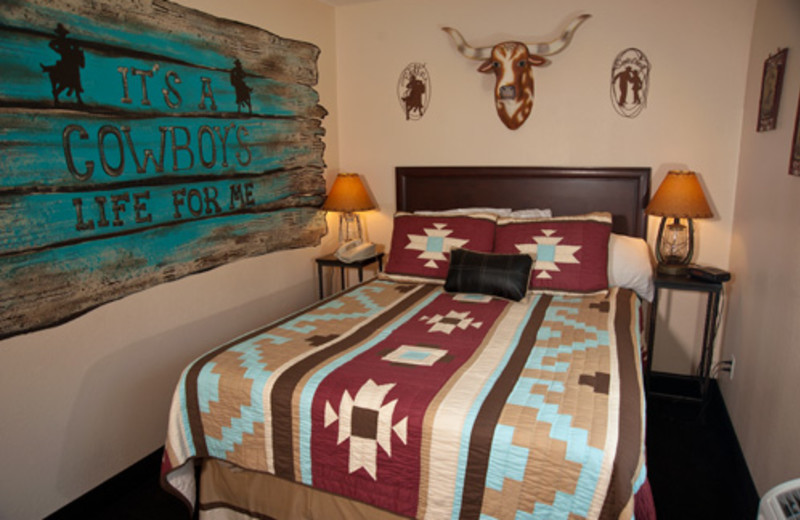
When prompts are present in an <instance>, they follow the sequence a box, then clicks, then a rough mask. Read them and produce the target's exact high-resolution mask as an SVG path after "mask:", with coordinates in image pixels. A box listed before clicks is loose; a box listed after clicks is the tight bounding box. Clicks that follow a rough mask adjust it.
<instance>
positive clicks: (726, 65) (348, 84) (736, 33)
mask: <svg viewBox="0 0 800 520" xmlns="http://www.w3.org/2000/svg"><path fill="white" fill-rule="evenodd" d="M755 4H756V0H704V1H703V2H696V1H693V0H679V1H675V2H640V1H636V0H606V1H603V2H593V1H588V0H586V1H570V2H563V1H560V0H547V1H544V0H537V1H531V0H494V1H489V0H469V1H464V0H437V1H435V2H433V1H429V0H384V1H381V2H373V3H366V4H360V5H352V6H346V7H341V8H339V9H337V44H338V52H339V56H338V60H339V69H338V74H339V113H340V114H341V115H342V117H341V119H340V130H341V132H340V140H341V148H340V157H341V164H342V167H343V168H346V169H349V170H352V171H357V172H360V173H361V174H363V175H364V176H365V177H366V179H367V181H368V183H369V185H370V187H371V188H372V190H373V192H374V193H375V195H376V197H377V199H378V204H379V205H380V207H381V210H382V212H381V213H373V214H371V215H369V216H368V226H369V228H370V232H371V237H372V239H373V240H374V241H377V242H383V243H387V241H388V240H389V234H390V226H391V218H390V215H391V214H392V212H393V210H394V181H393V168H394V167H395V166H398V165H405V166H412V165H500V164H502V165H542V166H610V165H616V166H649V167H651V168H652V169H653V183H654V186H653V191H655V188H656V187H657V186H658V184H659V183H660V182H661V180H662V179H663V177H664V175H665V174H666V172H667V171H668V170H669V169H672V168H676V167H677V168H691V169H693V170H695V171H697V172H699V173H700V176H701V180H702V182H703V183H704V185H705V188H706V190H707V194H708V196H709V199H710V202H711V204H712V207H713V209H714V212H715V215H716V218H714V219H711V220H705V221H698V225H697V227H698V238H699V245H698V257H697V260H698V261H699V262H702V263H707V264H712V265H717V266H720V267H727V265H728V252H729V249H730V229H731V224H732V222H733V200H734V189H735V185H736V171H737V159H738V150H739V139H740V133H741V122H742V104H743V100H744V88H745V78H746V72H747V56H748V51H749V42H750V34H751V31H752V20H753V13H754V11H755ZM582 12H586V13H590V14H591V15H592V18H591V19H589V20H588V21H587V22H586V23H584V24H583V26H581V27H580V28H579V29H578V31H577V33H576V34H575V36H574V39H573V41H572V44H571V46H570V47H568V48H567V49H566V50H565V51H564V52H563V53H561V54H558V55H556V56H553V58H552V64H551V65H550V66H549V67H546V68H539V69H536V71H535V73H534V75H535V80H536V97H535V102H534V108H533V114H532V115H531V117H530V119H529V120H528V121H527V122H526V123H525V124H524V125H523V126H522V127H521V128H520V129H518V130H516V131H511V130H508V129H507V128H506V127H505V126H504V125H503V124H502V123H501V122H500V120H499V118H498V117H497V114H496V112H495V109H494V105H493V99H492V89H493V86H494V83H493V77H490V76H489V75H482V74H480V73H478V72H477V71H476V69H477V68H478V63H477V62H475V61H471V60H467V59H465V58H463V57H462V56H461V55H460V54H459V53H458V52H457V51H456V49H455V46H454V45H453V44H452V43H451V42H450V40H449V38H448V36H447V35H446V34H445V33H444V32H443V31H442V30H441V27H442V26H452V27H455V28H457V29H459V30H460V31H461V33H462V34H463V35H464V36H465V37H466V38H467V39H468V40H469V41H470V43H472V44H473V45H474V46H484V45H491V44H494V43H497V42H500V41H504V40H507V39H534V38H537V37H541V38H542V39H552V38H554V37H556V36H557V35H558V31H559V30H560V28H561V25H562V24H563V23H565V22H566V21H567V20H568V19H570V18H571V17H572V16H574V15H575V14H578V13H582ZM628 47H636V48H639V49H640V50H642V51H643V52H644V53H645V54H646V55H647V57H648V58H649V60H650V61H651V63H652V68H653V69H652V75H651V87H650V95H649V99H648V105H647V108H646V109H645V110H644V111H643V112H642V113H641V114H640V115H639V117H637V118H635V119H626V118H623V117H621V116H619V115H617V113H616V112H615V111H614V109H613V108H612V106H611V101H610V96H609V86H610V75H611V65H612V62H613V60H614V58H615V57H616V55H617V54H618V53H619V52H621V51H622V50H624V49H626V48H628ZM411 62H423V63H425V64H426V66H427V68H428V71H429V72H430V75H431V81H432V93H431V104H430V107H429V110H428V113H427V115H425V116H424V117H423V118H422V119H421V120H420V121H411V122H407V121H406V120H405V117H404V114H403V112H402V110H401V108H400V105H399V102H398V99H397V95H396V93H395V87H396V84H397V81H398V78H399V76H400V73H401V71H402V70H403V69H404V68H405V67H406V66H407V65H408V64H409V63H411ZM656 225H657V221H656V220H655V219H652V222H651V227H650V229H651V231H650V237H651V240H652V239H653V238H654V237H655V227H654V226H656ZM704 309H705V307H704V299H703V298H701V297H700V296H699V295H697V294H694V293H680V292H677V291H671V292H669V293H666V294H665V296H664V298H663V299H662V305H661V307H660V310H661V311H662V312H661V317H660V319H659V323H658V329H657V332H658V337H657V345H658V352H657V354H656V355H655V358H654V359H655V362H654V363H655V364H654V366H655V369H656V370H665V371H673V372H681V373H689V372H690V371H691V370H692V367H693V366H696V364H697V362H698V361H699V354H700V349H699V345H700V340H701V335H702V323H701V320H700V318H701V317H702V316H704Z"/></svg>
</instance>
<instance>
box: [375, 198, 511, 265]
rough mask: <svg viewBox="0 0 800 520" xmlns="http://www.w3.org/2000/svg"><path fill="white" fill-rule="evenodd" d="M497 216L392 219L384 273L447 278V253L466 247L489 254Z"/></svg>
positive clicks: (399, 216) (405, 215) (403, 216)
mask: <svg viewBox="0 0 800 520" xmlns="http://www.w3.org/2000/svg"><path fill="white" fill-rule="evenodd" d="M496 220H497V217H496V215H491V214H472V215H435V216H428V215H416V214H411V213H398V214H396V215H395V217H394V228H393V230H392V245H391V251H390V255H389V261H388V262H387V264H386V268H385V269H384V272H385V273H386V274H388V275H390V276H395V277H396V278H395V279H401V278H399V277H397V275H400V276H401V277H414V278H419V279H421V280H432V279H433V280H440V281H444V279H445V278H447V269H448V267H449V264H450V250H451V249H453V248H458V247H465V248H467V249H470V250H471V251H478V252H483V253H491V252H492V247H493V246H494V227H495V222H496Z"/></svg>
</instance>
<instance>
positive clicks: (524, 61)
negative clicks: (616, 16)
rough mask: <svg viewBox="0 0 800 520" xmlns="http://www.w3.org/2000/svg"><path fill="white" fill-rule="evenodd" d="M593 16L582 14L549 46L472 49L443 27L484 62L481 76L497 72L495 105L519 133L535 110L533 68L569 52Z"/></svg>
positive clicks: (510, 44)
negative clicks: (569, 48) (578, 33)
mask: <svg viewBox="0 0 800 520" xmlns="http://www.w3.org/2000/svg"><path fill="white" fill-rule="evenodd" d="M590 16H591V15H588V14H582V15H579V16H577V17H575V18H574V19H573V20H572V21H571V22H569V23H568V24H567V26H566V27H565V28H564V30H563V31H562V33H561V36H560V37H558V38H556V39H555V40H553V41H550V42H540V43H522V42H516V41H507V42H501V43H498V44H497V45H494V46H492V47H479V48H474V47H471V46H470V45H469V44H468V43H467V41H466V40H465V39H464V37H463V36H461V33H460V32H458V31H457V30H456V29H453V28H452V27H443V28H442V30H443V31H445V32H446V33H447V34H449V35H450V37H451V38H452V39H453V42H454V43H455V44H456V46H457V47H458V50H459V52H461V54H463V55H464V56H465V57H467V58H469V59H471V60H483V63H482V64H481V66H480V67H478V71H480V72H494V74H495V77H496V82H495V87H494V101H495V107H496V108H497V115H498V116H500V120H501V121H503V123H504V124H505V125H506V126H507V127H508V128H510V129H511V130H516V129H517V128H519V127H520V126H522V124H523V123H524V122H525V121H526V120H527V119H528V116H529V115H530V114H531V110H532V109H533V71H532V69H531V68H532V67H541V66H544V65H548V64H549V63H550V60H548V59H547V58H546V57H545V56H552V55H554V54H558V53H559V52H561V51H563V50H564V49H566V48H567V46H568V45H569V44H570V42H571V41H572V35H573V34H575V31H576V30H577V29H578V27H579V26H580V25H581V24H582V23H583V22H585V21H586V19H587V18H589V17H590Z"/></svg>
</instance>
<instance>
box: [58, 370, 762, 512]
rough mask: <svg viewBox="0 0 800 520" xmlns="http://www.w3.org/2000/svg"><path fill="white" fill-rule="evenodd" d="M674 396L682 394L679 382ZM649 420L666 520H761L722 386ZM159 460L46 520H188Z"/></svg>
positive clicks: (662, 406) (653, 413) (669, 401)
mask: <svg viewBox="0 0 800 520" xmlns="http://www.w3.org/2000/svg"><path fill="white" fill-rule="evenodd" d="M653 381H655V382H656V383H670V382H674V381H671V380H670V378H668V377H667V376H654V379H653ZM663 386H664V385H661V387H663ZM666 386H669V384H667V385H666ZM656 387H657V385H651V388H656ZM670 388H671V391H674V390H675V389H676V388H677V393H679V394H680V393H681V385H680V381H677V384H675V385H672V387H670ZM647 414H648V420H647V459H648V474H649V478H650V484H651V486H652V489H653V497H654V500H655V504H656V510H657V513H658V518H659V519H660V520H693V519H699V520H716V519H719V520H738V519H743V520H744V519H746V520H755V518H756V512H757V508H758V496H757V494H756V491H755V488H754V486H753V482H752V480H751V478H750V475H749V473H748V471H747V468H746V466H745V464H744V459H743V457H742V454H741V450H740V449H739V444H738V442H737V441H736V436H735V434H734V432H733V428H732V427H731V423H730V419H729V418H728V414H727V411H726V410H725V406H724V404H723V401H722V397H721V396H720V394H719V390H718V388H717V386H716V382H715V381H714V382H712V385H711V387H710V390H709V392H708V396H707V398H706V400H705V402H696V401H687V400H685V399H679V398H675V397H668V396H661V395H652V394H651V395H649V396H648V400H647ZM160 455H161V454H160V451H159V452H156V453H153V454H152V455H150V456H149V457H147V458H145V459H143V460H142V461H140V462H139V463H137V464H136V465H134V466H132V467H131V468H130V469H128V470H126V471H125V472H123V473H121V474H120V475H118V476H116V477H114V478H112V479H111V480H109V481H108V482H106V483H105V484H103V485H101V486H100V487H98V488H97V489H95V490H93V491H91V492H89V493H87V494H86V495H84V496H83V497H81V498H79V499H78V500H76V501H74V502H72V503H71V504H68V505H67V506H65V507H64V508H62V509H60V510H59V511H57V512H56V513H54V514H52V515H50V516H49V517H48V518H47V520H66V519H80V520H112V519H113V520H184V519H187V520H188V519H189V518H190V517H189V515H188V513H187V511H186V509H185V507H184V506H183V504H182V503H181V502H180V501H179V500H178V499H177V498H175V497H173V496H172V495H170V494H169V493H167V492H165V491H163V490H162V489H161V487H160V486H159V466H160Z"/></svg>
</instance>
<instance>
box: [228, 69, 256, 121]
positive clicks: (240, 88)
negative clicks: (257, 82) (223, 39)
mask: <svg viewBox="0 0 800 520" xmlns="http://www.w3.org/2000/svg"><path fill="white" fill-rule="evenodd" d="M233 65H234V66H233V68H232V69H231V85H233V89H234V90H235V91H236V111H237V112H241V111H242V107H243V106H245V105H247V112H248V113H250V114H252V113H253V107H252V106H251V105H250V92H252V91H253V89H252V87H248V86H247V84H246V83H245V82H244V78H245V77H246V76H247V73H246V72H245V71H244V69H243V68H242V62H241V61H239V59H238V58H236V59H235V60H233Z"/></svg>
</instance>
